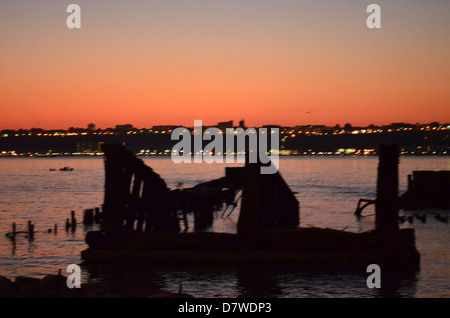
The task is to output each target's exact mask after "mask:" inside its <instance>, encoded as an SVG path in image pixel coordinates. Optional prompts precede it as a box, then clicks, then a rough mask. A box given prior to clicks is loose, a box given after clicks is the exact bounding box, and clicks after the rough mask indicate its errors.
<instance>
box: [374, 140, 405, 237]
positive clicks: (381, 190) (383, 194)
mask: <svg viewBox="0 0 450 318" xmlns="http://www.w3.org/2000/svg"><path fill="white" fill-rule="evenodd" d="M398 163H399V147H398V145H390V144H384V145H381V146H380V152H379V164H378V180H377V199H376V204H375V215H376V230H377V231H378V232H379V233H381V234H383V235H393V234H395V233H397V231H398V207H399V199H398Z"/></svg>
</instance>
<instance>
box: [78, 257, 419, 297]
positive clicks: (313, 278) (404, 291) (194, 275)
mask: <svg viewBox="0 0 450 318" xmlns="http://www.w3.org/2000/svg"><path fill="white" fill-rule="evenodd" d="M83 271H84V273H89V279H88V282H99V281H102V282H107V283H108V285H109V286H116V287H117V288H118V290H120V289H119V288H122V291H124V290H125V289H127V288H152V289H154V288H157V289H161V290H164V291H168V292H172V293H176V292H178V291H179V290H180V287H182V290H183V292H185V293H190V294H193V295H194V296H195V297H224V298H228V297H239V298H309V297H314V298H316V297H321V298H328V297H343V298H344V297H345V298H348V297H383V298H394V297H415V296H416V287H417V286H416V285H417V273H416V272H414V271H412V272H401V271H398V270H397V271H383V272H382V278H381V279H382V283H381V288H380V289H376V288H374V289H370V288H368V287H367V285H366V280H367V277H368V275H369V274H367V273H365V272H364V271H361V272H359V273H355V272H349V273H342V272H328V273H322V272H303V271H300V270H298V269H295V268H292V267H289V266H278V265H277V266H273V265H271V264H253V265H249V264H247V265H239V266H234V267H230V266H220V265H214V266H202V265H196V266H192V265H191V266H189V267H188V268H186V266H181V265H173V264H171V265H167V264H166V265H155V264H153V265H151V264H146V265H143V264H135V263H120V264H115V265H111V264H109V265H108V266H105V265H104V264H103V265H92V264H90V265H88V264H83Z"/></svg>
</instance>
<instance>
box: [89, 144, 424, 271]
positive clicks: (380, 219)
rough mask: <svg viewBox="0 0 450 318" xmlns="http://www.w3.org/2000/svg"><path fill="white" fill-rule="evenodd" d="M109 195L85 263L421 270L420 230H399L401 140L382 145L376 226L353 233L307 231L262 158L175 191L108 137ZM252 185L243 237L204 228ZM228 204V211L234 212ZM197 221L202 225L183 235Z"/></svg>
mask: <svg viewBox="0 0 450 318" xmlns="http://www.w3.org/2000/svg"><path fill="white" fill-rule="evenodd" d="M104 152H105V155H106V158H105V172H106V178H105V200H104V205H103V213H102V217H103V221H102V225H101V230H100V231H91V232H88V233H87V235H86V242H87V243H88V245H89V248H88V249H87V250H85V251H83V252H82V259H83V260H85V261H88V262H89V261H108V260H109V261H150V262H160V263H161V262H162V263H167V262H176V263H180V262H181V263H182V264H188V263H199V262H200V263H205V262H207V263H208V264H212V263H219V264H224V263H233V264H235V263H244V264H248V263H251V262H269V263H270V264H276V263H284V264H296V266H298V265H300V266H303V267H307V268H312V269H318V268H329V267H333V268H335V269H342V270H349V269H355V268H358V269H359V270H361V269H363V268H364V270H365V268H366V267H367V265H368V264H379V265H380V266H381V265H384V264H390V265H392V266H394V267H396V268H402V269H403V268H413V269H414V268H416V267H417V266H418V264H419V261H420V255H419V253H418V251H417V249H416V247H415V235H414V230H413V229H403V230H399V228H398V223H397V222H398V216H397V214H398V207H399V204H398V193H397V192H398V155H399V153H398V146H395V145H382V146H381V148H380V164H379V168H378V182H377V199H376V200H375V203H376V229H375V231H370V232H364V233H352V232H345V231H339V230H333V229H320V228H299V227H298V225H299V218H300V217H299V203H298V201H297V199H296V198H295V195H294V193H293V192H292V191H291V190H290V188H289V187H288V185H287V184H286V183H285V181H284V180H283V178H282V177H281V175H280V174H279V173H278V172H277V173H275V174H267V175H264V174H261V170H260V168H261V166H262V163H261V162H256V163H249V162H248V161H247V163H246V165H245V166H244V167H239V168H227V169H226V170H225V172H226V173H225V176H224V177H222V178H219V179H216V180H211V181H208V182H204V183H201V184H198V185H196V186H195V187H192V188H187V189H182V188H181V187H178V188H177V189H174V190H171V189H169V188H168V187H167V185H166V183H165V182H164V180H163V179H162V178H161V177H160V176H159V175H158V174H157V173H155V172H154V171H153V170H152V169H151V168H149V167H147V166H145V165H144V163H143V162H142V161H141V160H140V159H138V158H136V157H135V156H134V155H133V154H132V153H131V152H130V151H128V150H126V149H125V148H124V147H123V146H122V145H117V144H105V145H104ZM240 191H242V201H241V209H240V215H239V222H238V225H237V234H228V233H214V232H203V231H202V230H203V229H204V228H207V227H208V226H210V225H211V224H212V222H213V221H214V217H215V211H218V210H220V209H222V208H223V205H226V206H227V207H229V206H233V207H234V206H235V205H236V201H237V200H236V196H237V193H239V192H240ZM225 211H226V209H225ZM189 213H192V214H193V215H194V218H195V221H194V222H195V228H196V230H199V231H196V232H193V233H179V232H180V230H181V229H180V220H182V221H183V223H184V227H185V229H187V228H188V227H189V225H188V222H187V218H186V215H187V214H189Z"/></svg>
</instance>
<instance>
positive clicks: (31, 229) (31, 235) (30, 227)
mask: <svg viewBox="0 0 450 318" xmlns="http://www.w3.org/2000/svg"><path fill="white" fill-rule="evenodd" d="M28 239H29V240H30V241H32V240H33V239H34V224H33V223H31V221H28Z"/></svg>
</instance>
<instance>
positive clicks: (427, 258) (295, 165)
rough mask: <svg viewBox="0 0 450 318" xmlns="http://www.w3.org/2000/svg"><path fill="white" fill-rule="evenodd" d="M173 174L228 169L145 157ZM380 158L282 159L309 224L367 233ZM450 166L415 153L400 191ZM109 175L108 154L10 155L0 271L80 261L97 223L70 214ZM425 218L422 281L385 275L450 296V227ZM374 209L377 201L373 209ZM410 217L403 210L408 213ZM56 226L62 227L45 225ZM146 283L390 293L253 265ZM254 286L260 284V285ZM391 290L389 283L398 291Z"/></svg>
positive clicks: (208, 175) (210, 174)
mask: <svg viewBox="0 0 450 318" xmlns="http://www.w3.org/2000/svg"><path fill="white" fill-rule="evenodd" d="M144 161H145V162H146V164H148V165H150V166H151V167H152V168H153V169H154V170H155V171H156V172H158V173H160V174H161V176H162V177H163V178H164V179H165V180H166V182H167V184H168V186H169V187H176V185H177V183H178V182H183V186H185V187H190V186H193V185H195V184H197V183H199V182H203V181H207V180H211V179H214V178H219V177H221V176H223V174H224V165H208V164H201V165H198V164H195V165H194V164H184V165H175V164H173V163H172V161H171V160H170V158H149V159H144ZM377 164H378V158H375V157H370V158H367V157H366V158H350V157H345V158H342V157H337V158H334V157H333V158H318V157H314V158H293V157H290V158H282V159H281V163H280V171H281V173H282V175H283V177H284V179H285V180H286V182H287V183H288V184H289V185H290V186H291V188H292V190H293V191H295V192H297V197H298V199H299V201H300V220H301V226H302V227H307V226H316V227H329V228H335V229H344V228H345V229H346V230H347V231H353V232H359V231H366V230H371V229H373V227H374V217H373V216H372V217H366V218H363V219H362V220H361V221H359V222H358V221H357V220H356V219H355V217H354V215H353V212H354V210H355V208H356V204H357V202H358V199H359V198H374V197H375V184H376V172H377ZM65 166H70V167H73V168H74V169H75V170H74V171H73V172H60V171H55V172H50V171H49V169H50V168H57V169H59V168H61V167H65ZM424 169H427V170H444V169H445V170H448V169H450V159H449V158H445V157H438V158H407V157H402V158H401V161H400V193H403V192H404V191H405V189H406V180H407V179H406V178H407V174H409V173H411V171H413V170H424ZM103 186H104V171H103V160H102V159H101V158H2V159H1V160H0V233H1V235H0V275H4V276H7V277H15V276H18V275H28V276H36V277H41V276H44V275H46V274H48V273H56V272H57V270H58V269H65V268H66V267H67V265H68V264H71V263H80V262H81V260H80V252H81V251H82V250H83V249H85V248H86V244H85V243H84V235H85V233H86V231H87V230H91V229H92V227H89V228H85V227H83V226H82V225H80V226H78V228H77V229H76V231H75V232H66V231H65V229H64V222H65V219H66V218H68V217H69V215H70V211H71V210H76V211H77V218H78V221H81V218H82V214H81V211H82V210H83V209H85V208H93V207H97V206H100V205H101V204H102V202H103ZM426 212H427V213H429V214H430V216H429V217H428V220H427V223H425V224H423V223H421V222H417V221H416V222H415V223H414V224H412V225H409V224H405V225H403V227H413V228H415V230H416V239H417V247H418V249H419V252H420V253H421V255H422V259H421V269H420V272H418V273H417V274H416V275H415V276H414V277H405V278H395V279H394V278H393V279H390V278H385V279H384V280H383V282H386V283H387V284H388V285H389V284H390V285H392V286H394V287H393V289H394V294H395V295H396V296H402V297H450V288H449V287H450V259H449V253H448V241H449V239H450V235H449V228H448V224H445V223H442V222H438V221H437V220H435V219H434V218H433V217H432V216H431V214H432V213H435V212H439V213H441V214H447V215H448V214H449V213H448V212H447V211H426ZM372 213H374V209H373V207H371V208H368V209H366V210H365V214H372ZM401 213H403V212H401ZM237 217H238V211H237V210H236V211H234V212H233V214H232V215H231V216H230V218H223V219H220V218H219V219H216V221H215V224H214V228H213V230H214V231H218V232H235V230H236V224H237ZM28 220H32V221H33V222H35V223H36V227H35V229H36V230H37V231H39V233H37V234H36V237H35V240H34V241H32V242H29V241H28V240H27V239H25V238H24V237H19V238H18V239H17V240H16V242H15V243H12V242H11V241H10V240H9V239H8V238H6V237H5V236H4V234H5V233H6V232H7V231H9V230H10V228H11V223H12V222H16V224H18V229H19V230H20V229H23V228H25V225H26V222H27V221H28ZM55 223H57V224H58V228H59V230H58V233H57V234H53V233H47V229H49V228H52V227H53V225H54V224H55ZM146 272H147V275H146V277H145V279H147V280H149V281H151V283H152V284H155V285H158V286H160V287H161V288H162V289H164V290H167V291H177V290H178V286H179V284H180V283H182V284H183V291H185V292H188V293H191V294H193V295H195V296H197V297H237V296H239V295H247V296H273V297H375V296H386V295H389V294H383V291H379V290H371V289H368V288H367V287H366V284H365V280H366V277H367V275H366V273H361V274H351V275H350V274H345V275H342V274H312V273H302V272H296V271H294V270H292V269H289V270H277V269H273V270H266V269H265V270H264V271H259V270H257V269H256V270H255V269H253V268H252V269H251V270H249V269H246V268H207V267H206V266H204V267H203V268H195V269H189V270H187V269H185V268H165V269H161V268H154V269H151V270H150V269H149V268H148V269H147V271H146ZM116 274H117V273H116V272H113V273H112V274H109V273H108V271H105V270H102V269H98V268H88V267H83V280H84V281H93V280H98V279H106V278H107V277H108V275H116ZM255 282H258V283H256V284H255ZM392 286H391V287H392Z"/></svg>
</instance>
